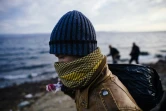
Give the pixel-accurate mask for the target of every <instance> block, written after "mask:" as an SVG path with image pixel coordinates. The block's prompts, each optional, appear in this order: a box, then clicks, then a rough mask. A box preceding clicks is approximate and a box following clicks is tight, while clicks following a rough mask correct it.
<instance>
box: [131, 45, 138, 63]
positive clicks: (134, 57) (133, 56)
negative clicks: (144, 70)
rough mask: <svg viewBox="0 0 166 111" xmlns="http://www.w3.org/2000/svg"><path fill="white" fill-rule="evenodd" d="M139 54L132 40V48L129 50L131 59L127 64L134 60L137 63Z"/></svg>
mask: <svg viewBox="0 0 166 111" xmlns="http://www.w3.org/2000/svg"><path fill="white" fill-rule="evenodd" d="M139 55H140V48H139V47H138V46H137V45H136V44H135V43H134V42H133V46H132V50H131V52H130V56H131V59H130V61H129V64H131V63H132V61H135V62H136V63H137V64H139V60H138V58H139Z"/></svg>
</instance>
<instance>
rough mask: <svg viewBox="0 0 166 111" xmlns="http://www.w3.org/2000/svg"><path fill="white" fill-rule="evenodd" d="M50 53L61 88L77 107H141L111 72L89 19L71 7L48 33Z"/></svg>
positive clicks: (110, 110)
mask: <svg viewBox="0 0 166 111" xmlns="http://www.w3.org/2000/svg"><path fill="white" fill-rule="evenodd" d="M49 46H50V54H54V55H55V56H56V57H57V58H58V62H55V64H54V67H55V70H56V72H57V73H58V77H59V78H60V80H61V82H62V84H63V85H62V88H61V90H62V91H63V92H64V93H65V94H67V95H69V96H71V97H72V98H73V99H75V103H76V108H77V110H78V111H115V110H116V111H117V110H118V111H141V109H140V108H139V106H138V105H137V104H136V102H135V100H134V99H133V97H132V96H131V95H130V93H129V92H128V90H127V88H126V87H125V86H124V85H123V84H122V82H121V81H120V80H119V79H118V77H117V76H115V75H114V74H112V72H111V71H110V70H109V69H108V65H107V63H106V56H104V55H103V54H102V53H101V50H100V48H99V47H97V41H96V32H95V29H94V27H93V25H92V23H91V22H90V20H89V19H88V18H87V17H86V16H85V15H84V14H82V13H81V12H79V11H76V10H73V11H69V12H67V13H66V14H64V15H63V16H62V17H61V18H60V20H59V21H58V23H57V24H56V25H55V27H54V29H53V30H52V33H51V36H50V42H49Z"/></svg>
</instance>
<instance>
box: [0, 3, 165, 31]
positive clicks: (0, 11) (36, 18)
mask: <svg viewBox="0 0 166 111" xmlns="http://www.w3.org/2000/svg"><path fill="white" fill-rule="evenodd" d="M71 10H78V11H81V12H82V13H83V14H84V15H86V16H87V17H88V18H89V19H90V21H91V22H92V24H93V25H94V27H95V30H96V31H125V32H126V31H127V32H130V31H166V0H0V33H50V32H51V31H52V29H53V27H54V26H55V24H56V23H57V22H58V20H59V19H60V17H61V16H62V15H64V14H65V13H66V12H68V11H71Z"/></svg>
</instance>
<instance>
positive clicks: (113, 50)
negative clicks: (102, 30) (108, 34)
mask: <svg viewBox="0 0 166 111" xmlns="http://www.w3.org/2000/svg"><path fill="white" fill-rule="evenodd" d="M109 49H110V53H109V54H108V55H107V56H112V61H113V64H117V63H118V60H119V59H120V54H119V51H118V49H116V48H114V47H112V46H111V45H109Z"/></svg>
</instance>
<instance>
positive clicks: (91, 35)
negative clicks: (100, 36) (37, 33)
mask: <svg viewBox="0 0 166 111" xmlns="http://www.w3.org/2000/svg"><path fill="white" fill-rule="evenodd" d="M49 45H50V54H56V55H59V54H60V55H74V56H86V55H88V54H89V53H91V52H93V51H94V50H95V49H96V48H97V41H96V32H95V30H94V27H93V25H92V23H91V22H90V20H89V19H88V18H87V17H85V15H83V14H82V13H81V12H79V11H76V10H73V11H70V12H68V13H66V14H65V15H63V16H62V17H61V19H60V20H59V21H58V23H57V24H56V25H55V27H54V29H53V30H52V33H51V37H50V42H49Z"/></svg>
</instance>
